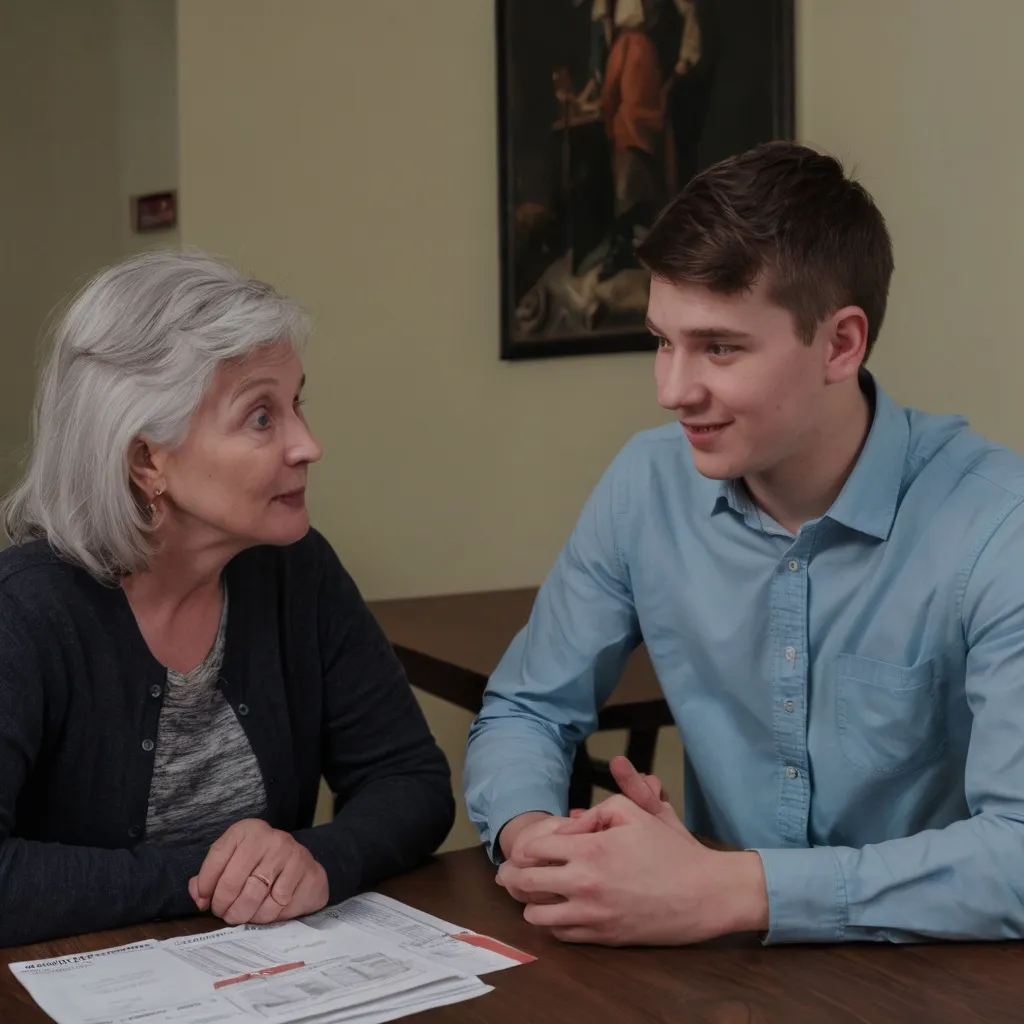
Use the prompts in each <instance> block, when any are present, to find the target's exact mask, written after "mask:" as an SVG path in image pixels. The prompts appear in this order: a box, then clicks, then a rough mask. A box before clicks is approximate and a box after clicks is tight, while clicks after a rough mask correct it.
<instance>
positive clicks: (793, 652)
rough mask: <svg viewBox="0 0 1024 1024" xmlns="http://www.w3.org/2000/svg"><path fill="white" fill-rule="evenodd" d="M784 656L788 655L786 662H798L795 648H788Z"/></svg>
mask: <svg viewBox="0 0 1024 1024" xmlns="http://www.w3.org/2000/svg"><path fill="white" fill-rule="evenodd" d="M783 654H785V655H786V661H796V648H795V647H787V648H786V649H785V651H783Z"/></svg>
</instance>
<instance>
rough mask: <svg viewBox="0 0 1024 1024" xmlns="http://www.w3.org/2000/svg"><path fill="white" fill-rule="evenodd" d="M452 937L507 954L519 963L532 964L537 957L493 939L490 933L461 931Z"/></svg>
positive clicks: (493, 951)
mask: <svg viewBox="0 0 1024 1024" xmlns="http://www.w3.org/2000/svg"><path fill="white" fill-rule="evenodd" d="M452 938H453V939H458V940H459V942H465V943H467V944H468V945H470V946H477V947H478V948H480V949H489V950H490V951H491V952H492V953H500V954H501V955H502V956H507V957H508V958H509V960H515V961H516V963H519V964H530V963H533V961H534V960H536V959H537V958H536V957H535V956H531V955H530V954H529V953H524V952H523V951H522V950H521V949H515V948H514V947H513V946H506V945H505V943H504V942H499V941H498V940H497V939H492V938H491V937H490V936H489V935H477V934H476V932H459V934H457V935H453V936H452Z"/></svg>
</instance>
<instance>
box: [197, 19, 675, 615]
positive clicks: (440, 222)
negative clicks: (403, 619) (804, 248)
mask: <svg viewBox="0 0 1024 1024" xmlns="http://www.w3.org/2000/svg"><path fill="white" fill-rule="evenodd" d="M492 7H493V5H492V4H490V3H485V2H481V0H444V3H432V4H422V3H412V2H410V0H374V2H373V3H359V4H356V3H339V2H337V0H291V2H289V3H279V2H277V0H184V2H182V3H181V4H180V7H179V11H180V14H179V18H180V25H179V28H180V48H181V49H180V62H179V68H180V74H181V83H180V88H181V91H180V97H179V98H180V111H181V175H182V177H181V186H182V193H183V197H184V208H183V209H184V214H183V221H182V231H183V239H184V241H185V242H186V243H187V244H189V245H197V246H200V247H204V248H209V249H212V250H214V251H216V252H219V253H222V254H223V255H226V256H228V257H230V258H232V259H234V260H238V261H240V262H241V263H242V264H244V266H245V267H246V268H247V269H249V270H251V271H253V272H255V273H257V274H260V275H265V276H266V277H267V278H269V279H270V280H272V281H273V282H274V283H276V284H277V285H279V286H280V287H282V288H284V289H285V290H287V291H288V292H290V293H291V294H293V295H294V296H295V297H297V298H298V299H300V300H301V301H303V302H305V303H306V304H308V305H309V306H310V307H311V308H312V309H313V311H314V312H315V314H316V317H317V319H318V322H319V330H318V333H317V336H316V338H315V340H314V343H313V346H312V348H311V349H310V351H309V353H308V358H307V371H308V374H309V378H310V383H309V388H308V390H309V398H310V402H309V407H308V408H309V414H310V418H311V420H312V422H313V425H314V427H315V428H316V429H317V430H318V431H319V434H320V436H321V439H322V441H323V442H324V448H325V452H326V454H325V457H324V460H323V463H322V464H321V465H320V467H319V468H318V469H317V470H316V471H315V472H314V477H313V483H312V485H311V503H312V509H313V513H314V520H315V522H316V523H317V524H318V525H319V527H320V528H321V529H322V530H323V531H324V532H325V533H326V534H327V535H328V536H329V537H330V539H331V540H332V541H333V542H334V544H335V545H336V546H337V548H338V550H339V552H340V553H341V556H342V558H343V560H344V561H345V562H346V564H347V565H348V566H349V568H350V569H351V570H352V571H353V572H354V574H355V575H356V577H357V579H358V581H359V582H360V584H361V585H362V586H363V588H364V590H365V592H366V593H367V595H368V596H370V597H381V596H393V595H412V594H426V593H435V592H444V591H449V592H450V591H459V590H469V589H485V588H488V587H500V586H513V585H517V584H519V585H524V584H531V583H536V582H538V581H539V579H540V578H541V576H542V574H543V573H544V572H545V570H546V568H547V566H548V565H549V563H550V562H551V560H552V559H553V557H554V556H555V554H556V553H557V551H558V548H559V546H560V544H561V543H562V541H563V540H564V538H565V535H566V532H567V531H568V530H569V528H570V527H571V525H572V523H573V521H574V519H575V517H576V514H577V512H578V510H579V506H580V504H581V502H582V501H583V499H584V498H585V496H586V494H587V493H588V491H589V490H590V488H591V486H592V485H593V484H594V483H595V482H596V480H597V477H598V475H599V474H600V472H601V470H602V469H603V467H604V466H605V464H606V463H607V462H608V461H609V459H610V458H611V457H612V455H613V454H614V453H615V451H616V450H617V449H618V447H619V446H620V445H621V444H622V443H623V442H624V441H625V440H626V439H627V438H628V437H629V436H630V435H631V434H632V433H633V432H634V431H636V430H638V429H640V428H642V427H646V426H649V425H651V424H654V423H657V422H659V419H660V415H659V410H658V408H657V406H656V404H655V401H654V390H653V378H652V376H651V366H650V360H649V358H647V357H645V356H642V355H641V356H637V355H625V356H612V357H604V358H588V359H575V360H560V361H548V362H543V363H540V362H534V363H529V364H520V365H510V364H507V363H500V362H499V360H498V335H497V329H498V265H497V249H498V240H497V199H496V196H497V183H496V170H495V137H496V136H495V131H496V129H495V111H494V95H495V86H494V80H495V78H494V76H495V72H494V54H493V49H494V47H493V23H492Z"/></svg>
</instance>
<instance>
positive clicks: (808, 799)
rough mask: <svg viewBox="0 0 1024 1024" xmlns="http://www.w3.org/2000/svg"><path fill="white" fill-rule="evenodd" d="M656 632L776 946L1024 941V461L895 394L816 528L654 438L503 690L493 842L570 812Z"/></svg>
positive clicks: (605, 504) (702, 829)
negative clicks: (608, 713) (573, 786)
mask: <svg viewBox="0 0 1024 1024" xmlns="http://www.w3.org/2000/svg"><path fill="white" fill-rule="evenodd" d="M641 642H646V644H647V648H648V651H649V653H650V656H651V660H652V662H653V664H654V667H655V670H656V671H657V674H658V678H659V679H660V681H661V685H662V688H663V690H664V693H665V698H666V700H667V701H668V703H669V705H670V707H671V708H672V712H673V715H674V717H675V720H676V722H677V723H678V727H679V731H680V733H681V735H682V740H683V746H684V751H685V759H686V765H685V767H686V773H685V774H686V778H685V817H686V823H687V825H688V826H689V827H690V828H691V829H692V830H694V831H695V832H697V833H700V834H703V835H709V836H712V837H716V838H718V839H720V840H722V841H724V842H726V843H729V844H732V845H735V846H739V847H743V848H745V849H755V850H757V852H758V853H759V854H760V856H761V859H762V862H763V864H764V870H765V876H766V880H767V886H768V899H769V908H770V922H771V924H770V931H769V933H768V936H767V940H768V941H769V942H771V941H776V942H785V941H816V940H818V941H830V940H841V939H876V940H886V939H887V940H894V941H906V940H913V939H920V938H948V939H997V938H1020V937H1021V936H1022V935H1024V460H1022V459H1021V458H1020V457H1019V456H1017V455H1016V454H1014V453H1013V452H1011V451H1009V450H1007V449H1005V448H1001V447H999V446H997V445H994V444H991V443H990V442H988V441H985V440H984V439H983V438H980V437H978V436H977V435H975V434H972V433H971V432H970V431H969V430H968V428H967V425H966V423H965V422H964V421H963V420H961V419H957V418H952V417H940V416H930V415H927V414H924V413H920V412H916V411H914V410H910V409H904V408H900V407H898V406H896V405H895V404H894V403H893V402H892V401H891V400H890V399H888V398H887V397H886V395H885V394H884V393H883V392H882V391H881V389H878V388H877V387H876V403H875V412H874V417H873V420H872V426H871V430H870V433H869V436H868V439H867V441H866V443H865V445H864V447H863V449H862V452H861V455H860V458H859V459H858V461H857V464H856V466H855V467H854V470H853V472H852V473H851V475H850V477H849V478H848V480H847V482H846V485H845V486H844V488H843V490H842V493H841V494H840V495H839V497H838V499H837V500H836V502H835V504H834V505H833V506H832V508H831V509H830V510H829V511H828V512H827V513H826V514H825V515H824V516H822V517H821V518H820V519H817V520H814V521H812V522H808V523H805V524H804V525H803V526H802V527H801V528H800V531H799V532H798V533H797V535H796V536H794V535H792V534H790V533H788V532H787V531H786V530H784V529H783V528H781V527H780V526H779V525H778V524H777V523H775V522H774V521H772V520H771V519H770V518H769V517H768V516H767V515H766V514H765V513H764V512H759V510H758V509H757V508H755V507H754V506H753V505H752V504H751V503H750V501H749V500H748V499H747V498H746V497H745V491H744V489H743V487H742V486H737V485H736V484H734V483H724V484H723V483H721V482H717V481H713V480H708V479H706V478H704V477H702V476H700V474H699V473H698V472H697V471H696V469H695V468H694V465H693V460H692V458H691V453H690V448H689V445H688V443H687V441H686V439H685V437H684V435H683V433H682V431H681V429H680V427H679V426H678V425H676V424H672V425H670V426H666V427H662V428H659V429H655V430H651V431H647V432H645V433H642V434H640V435H638V436H637V437H635V438H634V439H633V440H632V441H631V442H630V443H629V444H628V445H627V446H626V447H625V448H624V449H623V451H622V452H621V453H620V454H619V456H618V457H617V458H616V460H615V461H614V463H613V464H612V466H611V467H610V468H609V470H608V471H607V472H606V474H605V475H604V477H603V479H602V480H601V482H600V483H599V484H598V486H597V488H596V489H595V491H594V493H593V494H592V496H591V497H590V499H589V501H588V502H587V504H586V506H585V508H584V510H583V512H582V514H581V517H580V519H579V522H578V524H577V526H576V528H575V530H574V531H573V533H572V536H571V537H570V539H569V541H568V542H567V544H566V546H565V548H564V549H563V551H562V552H561V554H560V555H559V558H558V560H557V562H556V564H555V566H554V568H553V570H552V572H551V574H550V575H549V576H548V578H547V580H546V581H545V582H544V585H543V586H542V587H541V590H540V593H539V594H538V597H537V602H536V605H535V607H534V609H533V613H532V615H531V617H530V621H529V624H528V625H527V627H526V628H525V629H524V630H523V631H522V632H521V633H520V634H519V635H518V636H517V637H516V639H515V641H514V642H513V643H512V645H511V647H510V648H509V650H508V652H507V653H506V654H505V656H504V658H503V659H502V661H501V663H500V665H499V666H498V668H497V669H496V671H495V673H494V675H493V677H492V678H491V680H490V683H489V685H488V688H487V695H486V698H485V701H484V706H483V710H482V711H481V713H480V715H479V717H478V718H477V720H476V722H475V723H474V725H473V727H472V730H471V732H470V739H469V747H468V753H467V761H466V772H465V779H466V798H467V803H468V806H469V811H470V815H471V817H472V819H473V821H474V823H475V824H476V826H477V828H478V829H479V831H480V834H481V837H482V838H483V840H484V841H485V842H486V843H488V844H493V842H494V839H495V837H496V836H497V834H498V832H499V831H500V829H501V828H502V826H503V825H504V824H505V823H506V822H507V821H509V820H510V819H511V818H513V817H515V816H516V815H517V814H520V813H523V812H525V811H530V810H544V811H549V812H551V813H553V814H564V813H566V797H567V787H568V778H569V773H570V768H571V761H572V756H573V752H574V749H575V747H576V745H577V744H578V743H579V742H580V741H582V740H583V739H584V738H585V737H586V736H587V735H588V734H589V733H591V732H592V731H593V729H594V727H595V724H596V719H597V709H598V708H599V707H600V706H601V705H602V704H603V703H604V701H605V700H606V698H607V697H608V695H609V694H610V692H611V691H612V689H613V687H614V686H615V683H616V681H617V680H618V678H619V675H620V673H621V670H622V667H623V665H624V663H625V660H626V658H627V657H628V655H629V653H630V652H631V651H632V650H633V649H634V648H635V647H636V646H637V645H638V644H639V643H641Z"/></svg>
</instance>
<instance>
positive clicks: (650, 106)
mask: <svg viewBox="0 0 1024 1024" xmlns="http://www.w3.org/2000/svg"><path fill="white" fill-rule="evenodd" d="M496 18H497V47H498V61H497V63H498V130H499V140H498V142H499V179H500V218H501V224H500V229H501V299H502V309H501V317H502V322H501V356H502V358H504V359H530V358H538V357H543V356H563V355H577V354H585V353H596V352H627V351H639V350H646V349H650V348H653V341H652V339H651V337H650V335H649V334H648V333H647V332H646V331H645V330H644V326H643V325H644V318H645V313H646V306H647V275H646V273H645V272H644V271H643V269H642V268H641V267H640V266H639V264H638V263H637V261H636V258H635V256H634V254H633V246H634V243H635V241H636V240H637V239H639V238H640V237H642V236H643V234H644V232H645V231H646V230H647V229H648V228H649V227H650V225H651V223H652V222H653V219H654V218H655V217H656V216H657V214H658V212H659V210H660V209H661V208H662V207H663V206H664V205H665V203H666V202H667V201H668V200H669V199H670V198H671V197H672V196H673V195H674V194H675V193H676V192H677V191H678V190H679V189H681V188H682V187H683V186H684V185H685V184H686V182H687V181H688V180H689V179H690V178H691V177H692V176H693V175H694V174H696V173H697V172H698V171H700V170H701V169H702V168H705V167H708V166H709V165H711V164H713V163H716V162H717V161H719V160H721V159H723V158H725V157H727V156H730V155H732V154H734V153H740V152H743V151H744V150H746V149H749V148H750V147H751V146H754V145H756V144H757V143H759V142H765V141H768V140H770V139H775V138H792V136H793V120H794V115H793V104H794V97H793V0H496Z"/></svg>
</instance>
